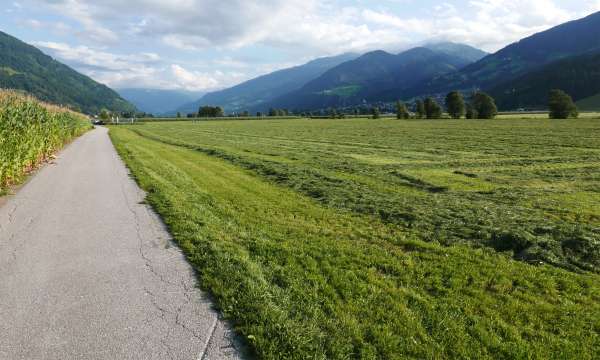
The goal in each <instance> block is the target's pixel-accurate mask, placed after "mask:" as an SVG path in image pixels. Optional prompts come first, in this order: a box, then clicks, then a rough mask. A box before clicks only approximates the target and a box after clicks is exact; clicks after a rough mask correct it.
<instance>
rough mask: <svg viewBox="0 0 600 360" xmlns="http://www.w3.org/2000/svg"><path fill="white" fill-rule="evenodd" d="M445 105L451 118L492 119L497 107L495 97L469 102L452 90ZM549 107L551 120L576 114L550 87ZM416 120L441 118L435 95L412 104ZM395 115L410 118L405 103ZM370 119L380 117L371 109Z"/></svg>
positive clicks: (475, 97) (562, 94)
mask: <svg viewBox="0 0 600 360" xmlns="http://www.w3.org/2000/svg"><path fill="white" fill-rule="evenodd" d="M445 106H446V111H447V112H448V115H450V117H451V118H453V119H461V118H462V117H466V118H467V119H493V118H495V117H496V115H498V107H497V106H496V102H495V101H494V98H492V97H491V96H489V95H488V94H486V93H484V92H481V91H478V92H475V93H473V95H472V96H471V98H470V99H469V101H468V102H467V101H465V99H464V97H463V95H462V93H460V92H459V91H452V92H450V93H448V95H446V99H445ZM548 108H549V109H550V118H551V119H568V118H576V117H578V116H579V111H578V110H577V106H576V105H575V103H574V102H573V99H572V98H571V97H570V96H569V95H568V94H567V93H565V92H564V91H562V90H552V91H550V94H549V99H548ZM414 113H415V117H416V118H417V119H440V118H441V117H442V113H443V109H442V107H441V106H440V105H439V104H438V103H437V102H436V101H435V99H434V98H432V97H428V98H426V99H425V100H424V101H423V100H417V101H416V103H415V107H414ZM396 115H397V118H398V119H409V118H410V117H411V115H410V112H409V111H408V108H407V107H406V104H404V103H403V102H401V101H398V102H397V103H396ZM373 118H379V114H378V111H377V115H376V114H375V109H374V111H373Z"/></svg>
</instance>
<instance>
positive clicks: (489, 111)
mask: <svg viewBox="0 0 600 360" xmlns="http://www.w3.org/2000/svg"><path fill="white" fill-rule="evenodd" d="M471 106H472V107H473V109H474V110H475V111H477V118H479V119H493V118H495V117H496V115H498V108H497V107H496V103H495V102H494V99H493V98H492V97H491V96H489V95H488V94H486V93H484V92H476V93H475V94H473V99H472V100H471Z"/></svg>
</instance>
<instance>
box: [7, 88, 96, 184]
mask: <svg viewBox="0 0 600 360" xmlns="http://www.w3.org/2000/svg"><path fill="white" fill-rule="evenodd" d="M89 128H90V123H89V121H87V119H86V118H85V116H83V115H81V114H78V113H75V112H73V111H70V110H67V109H63V108H59V107H56V106H52V105H48V104H44V103H42V102H40V101H37V100H36V99H34V98H32V97H30V96H27V95H24V94H21V93H18V92H14V91H0V191H2V190H4V189H5V188H6V187H7V186H8V185H10V184H11V183H14V182H18V181H19V180H21V179H22V177H23V176H24V174H26V173H27V172H28V171H30V170H31V169H33V168H35V167H36V166H37V165H39V164H40V163H41V162H43V161H44V160H46V159H48V157H49V156H51V155H52V154H53V153H54V152H56V151H57V150H59V149H60V148H61V147H62V146H63V145H64V144H65V143H67V142H68V141H70V140H71V139H73V138H74V137H77V136H79V135H81V134H83V133H84V132H85V131H86V130H88V129H89Z"/></svg>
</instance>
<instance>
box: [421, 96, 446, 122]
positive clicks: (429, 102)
mask: <svg viewBox="0 0 600 360" xmlns="http://www.w3.org/2000/svg"><path fill="white" fill-rule="evenodd" d="M423 106H424V107H425V116H426V117H427V118H428V119H440V118H441V117H442V107H441V106H440V105H439V104H438V103H437V102H436V101H435V99H434V98H431V97H428V98H427V99H425V102H424V103H423Z"/></svg>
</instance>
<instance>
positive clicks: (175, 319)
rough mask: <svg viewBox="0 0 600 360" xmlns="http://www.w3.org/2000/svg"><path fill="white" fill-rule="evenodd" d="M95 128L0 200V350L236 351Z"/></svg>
mask: <svg viewBox="0 0 600 360" xmlns="http://www.w3.org/2000/svg"><path fill="white" fill-rule="evenodd" d="M143 199H144V194H143V193H142V192H141V190H140V189H139V188H138V187H137V186H136V184H135V183H134V182H133V181H132V180H131V179H130V178H129V177H128V172H127V170H126V168H125V166H124V165H123V163H122V162H121V160H120V159H119V157H118V155H117V154H116V152H115V150H114V148H113V146H112V144H111V142H110V139H109V138H108V134H107V130H106V129H104V128H99V129H96V130H93V131H91V132H90V133H88V134H86V135H84V136H83V137H81V138H79V139H78V140H76V141H75V142H74V143H72V144H71V145H70V146H68V147H67V149H66V150H65V151H63V152H62V153H61V154H60V155H59V156H58V158H57V160H56V161H54V163H53V164H49V165H48V166H46V167H44V168H43V169H42V170H41V171H40V172H39V173H38V174H37V175H35V176H34V177H33V178H32V180H31V181H30V182H29V183H28V184H26V185H25V186H24V187H23V188H22V189H21V190H20V191H18V193H17V195H16V196H13V197H10V198H9V199H8V201H7V202H6V203H5V204H4V205H2V207H0V359H11V360H16V359H28V360H31V359H144V360H145V359H237V358H239V355H238V354H239V352H238V351H237V346H235V345H234V344H235V341H234V340H233V335H232V334H231V332H230V331H228V330H227V327H226V326H225V324H224V323H223V322H222V321H220V320H219V319H218V317H217V314H216V312H215V311H213V310H212V308H211V304H210V301H209V300H208V299H207V298H206V296H205V295H204V294H203V293H202V292H201V291H199V290H198V289H197V288H196V286H195V285H196V284H195V280H194V275H193V273H192V269H191V267H190V266H189V265H188V263H187V262H186V261H185V259H184V258H183V256H182V254H181V252H180V251H179V250H178V249H177V248H176V247H175V246H174V245H173V244H172V243H171V241H170V239H169V235H168V233H167V232H166V230H165V229H164V226H163V225H162V223H161V222H160V220H159V219H158V218H157V217H156V215H155V214H154V213H153V212H152V211H151V210H150V209H149V208H148V207H147V206H145V205H143V204H142V200H143Z"/></svg>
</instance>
